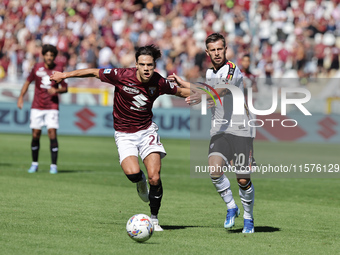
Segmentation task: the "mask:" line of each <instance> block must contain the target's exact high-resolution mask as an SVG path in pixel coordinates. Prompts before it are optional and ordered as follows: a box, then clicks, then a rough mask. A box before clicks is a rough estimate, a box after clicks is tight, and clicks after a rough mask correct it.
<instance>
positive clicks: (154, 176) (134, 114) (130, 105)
mask: <svg viewBox="0 0 340 255" xmlns="http://www.w3.org/2000/svg"><path fill="white" fill-rule="evenodd" d="M135 57H136V67H134V68H113V69H82V70H75V71H72V72H68V73H60V72H56V73H54V74H53V75H51V80H54V81H57V82H60V81H62V80H63V79H66V78H71V77H96V78H99V79H100V80H101V81H103V82H107V83H110V84H112V85H114V86H115V92H114V105H113V119H114V129H115V141H116V145H117V148H118V154H119V161H120V165H121V167H122V169H123V171H124V173H125V175H126V176H127V178H128V179H129V180H130V181H131V182H133V183H136V184H137V192H138V195H139V196H140V198H141V199H142V200H143V201H144V202H149V201H150V204H149V206H150V211H151V220H152V223H153V225H154V230H155V231H162V230H163V229H162V228H161V226H160V225H159V221H158V217H157V215H158V211H159V208H160V206H161V200H162V196H163V187H162V182H161V179H160V171H161V158H163V157H164V156H165V155H166V152H165V150H164V147H163V145H162V143H161V142H160V137H159V135H158V134H157V130H158V127H157V125H156V124H155V123H154V122H152V116H153V114H152V106H153V103H154V101H155V100H156V98H157V97H158V96H160V95H162V94H172V95H176V96H180V97H188V96H189V95H190V90H189V89H186V88H180V87H177V86H175V85H174V84H171V83H170V82H169V81H168V80H166V79H164V78H163V77H162V76H161V75H160V74H158V73H157V72H155V71H154V69H155V67H156V60H157V59H158V58H159V57H161V52H160V50H159V49H157V48H156V47H155V46H153V45H148V46H144V47H140V48H139V49H138V50H137V51H136V55H135ZM138 154H139V155H140V157H141V158H142V160H143V163H144V165H145V167H146V170H147V173H148V180H149V184H150V192H149V191H148V187H147V182H146V177H145V175H144V173H143V171H142V170H141V169H140V166H139V163H138Z"/></svg>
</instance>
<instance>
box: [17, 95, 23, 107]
mask: <svg viewBox="0 0 340 255" xmlns="http://www.w3.org/2000/svg"><path fill="white" fill-rule="evenodd" d="M23 105H24V99H23V98H22V97H19V98H18V102H17V106H18V108H19V109H22V107H23Z"/></svg>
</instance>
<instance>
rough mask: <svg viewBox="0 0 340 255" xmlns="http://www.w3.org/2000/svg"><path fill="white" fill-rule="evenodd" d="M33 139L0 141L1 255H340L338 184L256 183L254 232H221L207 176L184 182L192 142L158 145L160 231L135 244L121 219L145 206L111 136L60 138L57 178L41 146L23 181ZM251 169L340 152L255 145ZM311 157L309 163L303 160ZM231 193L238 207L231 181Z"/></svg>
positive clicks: (3, 137)
mask: <svg viewBox="0 0 340 255" xmlns="http://www.w3.org/2000/svg"><path fill="white" fill-rule="evenodd" d="M30 140H31V137H30V136H29V135H15V134H0V149H1V154H0V190H1V192H0V247H1V248H0V254H4V255H5V254H129V253H138V254H248V253H249V254H337V253H338V252H339V250H340V228H339V221H340V192H339V191H340V188H339V181H340V179H335V178H333V179H317V178H314V179H308V178H304V179H279V178H273V179H268V178H267V179H261V178H257V179H254V180H253V182H254V186H255V190H256V202H255V209H254V216H255V226H256V227H255V231H256V233H255V234H252V235H244V234H242V233H241V230H242V227H243V219H242V217H240V218H238V219H236V225H235V227H234V228H233V229H232V230H230V231H226V230H225V229H224V228H223V221H224V217H225V214H226V206H225V205H224V204H223V201H222V200H221V198H220V197H219V196H218V195H217V194H216V191H215V189H214V187H213V185H212V184H211V181H210V180H209V179H203V178H202V179H194V178H190V173H189V167H190V161H189V160H190V158H189V155H190V152H189V150H190V145H189V141H184V140H165V139H163V140H162V142H163V144H164V145H165V148H166V150H167V152H168V155H167V157H166V158H165V159H164V160H163V161H162V164H163V165H162V181H163V186H164V198H163V201H162V207H161V211H160V214H159V219H160V223H161V225H162V226H163V228H164V229H165V231H164V232H161V233H160V232H155V233H154V235H153V237H152V238H151V239H150V240H148V241H147V242H145V243H136V242H134V241H133V240H131V239H130V238H129V237H128V236H127V234H126V232H125V225H126V222H127V220H128V219H129V218H130V217H131V216H132V215H133V214H136V213H145V214H149V207H148V205H147V204H146V203H143V202H142V201H141V200H140V199H139V197H138V196H137V194H136V188H135V185H132V184H131V183H130V182H129V181H128V180H127V178H126V177H125V176H124V174H123V172H122V170H121V169H120V166H119V162H118V155H117V149H116V146H115V144H114V140H113V138H107V137H71V136H59V148H60V152H59V159H58V169H59V174H58V175H50V174H49V173H48V170H49V164H50V153H49V141H48V138H47V136H46V135H44V136H43V137H42V139H41V146H40V147H41V148H40V155H39V172H38V173H36V174H28V173H27V169H28V168H29V165H30V162H31V157H30ZM255 150H256V151H255V153H256V154H255V156H256V159H257V162H258V163H259V162H261V163H264V164H265V163H271V164H285V163H287V162H289V163H291V162H293V163H316V162H312V161H315V160H318V161H319V162H324V163H333V164H334V163H339V159H338V158H339V157H338V152H339V151H340V145H338V144H333V145H319V144H294V143H262V142H261V143H260V142H256V143H255ZM307 159H308V160H309V161H311V162H302V161H306V160H307ZM231 189H232V191H233V194H234V197H235V200H236V202H237V204H238V205H239V207H240V208H242V206H241V202H240V199H239V196H238V187H237V184H236V180H235V179H232V180H231Z"/></svg>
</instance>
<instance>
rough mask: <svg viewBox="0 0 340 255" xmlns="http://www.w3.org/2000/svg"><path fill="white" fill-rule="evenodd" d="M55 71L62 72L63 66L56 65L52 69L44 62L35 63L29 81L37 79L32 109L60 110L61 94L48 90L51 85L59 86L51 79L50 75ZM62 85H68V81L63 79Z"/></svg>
mask: <svg viewBox="0 0 340 255" xmlns="http://www.w3.org/2000/svg"><path fill="white" fill-rule="evenodd" d="M53 71H59V72H62V71H63V69H62V67H61V66H55V67H54V68H52V69H48V68H46V67H45V65H44V63H38V64H35V65H34V67H33V69H32V71H31V73H30V75H29V76H28V77H27V81H29V82H32V81H35V90H34V98H33V102H32V109H40V110H59V96H58V94H56V95H50V94H48V92H47V90H48V89H50V88H51V87H55V88H58V83H56V82H55V81H50V75H52V72H53ZM60 84H61V86H62V87H67V83H66V82H65V81H64V80H63V81H62V82H61V83H60Z"/></svg>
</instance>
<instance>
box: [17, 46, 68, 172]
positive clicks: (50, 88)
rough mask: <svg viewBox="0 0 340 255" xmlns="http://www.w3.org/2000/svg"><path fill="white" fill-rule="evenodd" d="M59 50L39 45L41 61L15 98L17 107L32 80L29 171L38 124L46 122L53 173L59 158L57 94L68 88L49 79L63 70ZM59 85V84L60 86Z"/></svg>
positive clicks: (35, 159)
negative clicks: (33, 85)
mask: <svg viewBox="0 0 340 255" xmlns="http://www.w3.org/2000/svg"><path fill="white" fill-rule="evenodd" d="M57 54H58V50H57V48H56V47H55V46H53V45H50V44H45V45H43V47H42V55H43V59H44V62H43V63H38V64H35V65H34V67H33V69H32V71H31V73H30V75H29V76H28V77H27V80H26V82H25V83H24V85H23V87H22V89H21V93H20V96H19V98H18V103H17V105H18V107H19V109H21V108H22V106H23V103H24V99H23V98H24V96H25V94H26V92H27V90H28V86H29V85H30V83H31V82H32V81H35V91H34V98H33V102H32V107H31V117H30V121H31V124H30V128H31V129H32V142H31V149H32V165H31V167H30V169H29V170H28V172H29V173H35V172H37V171H38V155H39V147H40V142H39V141H40V136H41V128H42V127H43V126H46V128H47V131H48V137H49V138H50V149H51V159H52V164H51V166H50V173H51V174H56V173H58V170H57V158H58V140H57V129H58V128H59V96H58V94H61V93H66V92H67V83H66V82H65V81H61V82H58V83H57V82H54V81H50V75H51V74H53V72H55V71H62V67H61V66H57V65H56V64H55V63H54V60H55V58H56V56H57ZM59 85H60V86H59Z"/></svg>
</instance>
